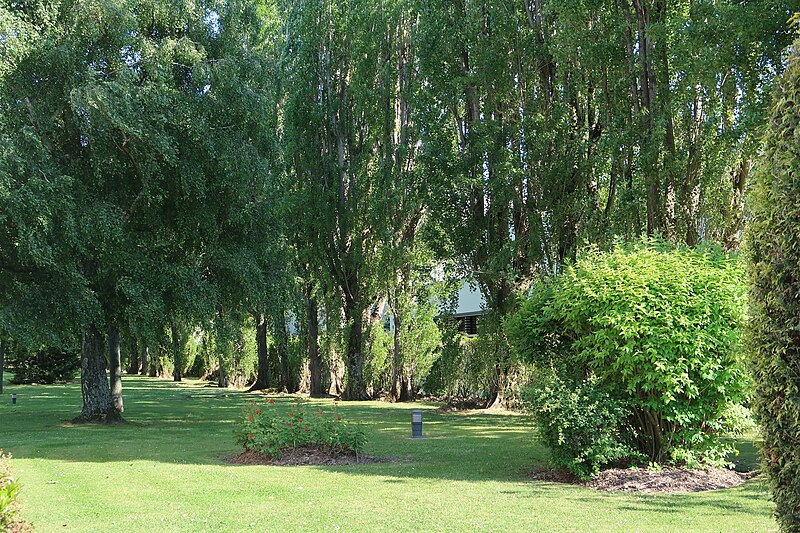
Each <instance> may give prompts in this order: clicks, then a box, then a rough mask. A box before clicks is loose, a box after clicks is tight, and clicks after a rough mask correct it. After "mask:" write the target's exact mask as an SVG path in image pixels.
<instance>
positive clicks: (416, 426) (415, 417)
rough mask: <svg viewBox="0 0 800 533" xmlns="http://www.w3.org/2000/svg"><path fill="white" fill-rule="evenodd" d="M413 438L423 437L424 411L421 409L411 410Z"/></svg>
mask: <svg viewBox="0 0 800 533" xmlns="http://www.w3.org/2000/svg"><path fill="white" fill-rule="evenodd" d="M411 438H412V439H420V438H422V411H421V410H420V409H414V410H413V411H411Z"/></svg>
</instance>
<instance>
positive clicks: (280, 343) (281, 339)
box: [275, 309, 296, 393]
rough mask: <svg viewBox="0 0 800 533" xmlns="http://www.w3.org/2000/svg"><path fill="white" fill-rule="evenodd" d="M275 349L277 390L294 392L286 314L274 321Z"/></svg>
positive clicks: (282, 311)
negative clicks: (277, 362) (279, 374)
mask: <svg viewBox="0 0 800 533" xmlns="http://www.w3.org/2000/svg"><path fill="white" fill-rule="evenodd" d="M275 348H276V349H277V350H278V360H279V362H280V365H281V376H280V377H281V379H280V383H278V388H279V389H280V390H282V391H283V392H288V393H292V392H295V390H296V389H295V387H294V385H293V384H292V383H291V375H290V372H289V334H288V332H287V331H286V312H285V311H284V310H283V309H281V312H280V313H279V314H278V316H277V317H276V321H275Z"/></svg>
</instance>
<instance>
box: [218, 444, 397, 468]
mask: <svg viewBox="0 0 800 533" xmlns="http://www.w3.org/2000/svg"><path fill="white" fill-rule="evenodd" d="M225 460H226V461H227V462H229V463H231V464H234V465H271V466H344V465H364V464H375V463H384V462H387V461H386V459H381V458H378V457H370V456H368V455H364V454H360V455H358V456H356V454H355V453H353V452H333V451H331V450H327V449H325V448H320V447H303V448H296V449H294V450H287V451H286V452H284V454H283V455H282V456H281V457H280V458H278V459H276V458H274V457H270V456H269V455H264V454H262V453H259V452H256V451H245V452H242V453H240V454H239V455H234V456H233V457H226V458H225Z"/></svg>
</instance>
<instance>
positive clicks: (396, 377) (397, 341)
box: [389, 306, 404, 402]
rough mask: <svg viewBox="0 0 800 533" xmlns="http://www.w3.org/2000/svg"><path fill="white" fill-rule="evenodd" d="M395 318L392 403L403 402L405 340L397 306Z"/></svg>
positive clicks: (393, 313) (390, 394)
mask: <svg viewBox="0 0 800 533" xmlns="http://www.w3.org/2000/svg"><path fill="white" fill-rule="evenodd" d="M392 315H393V318H394V350H393V352H394V353H393V354H392V355H393V357H392V390H391V391H390V392H389V396H391V399H392V401H395V402H401V401H403V398H402V397H403V388H404V386H403V385H404V384H403V339H402V337H401V333H400V327H401V326H402V323H403V321H402V318H401V317H400V313H399V312H398V309H397V306H394V309H392Z"/></svg>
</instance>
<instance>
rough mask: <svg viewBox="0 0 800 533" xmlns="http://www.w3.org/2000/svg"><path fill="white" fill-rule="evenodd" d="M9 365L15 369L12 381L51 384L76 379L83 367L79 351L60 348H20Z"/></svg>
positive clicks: (11, 358)
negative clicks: (36, 349)
mask: <svg viewBox="0 0 800 533" xmlns="http://www.w3.org/2000/svg"><path fill="white" fill-rule="evenodd" d="M9 366H10V367H12V368H13V369H14V377H13V379H12V380H11V382H12V383H16V384H22V383H39V384H50V383H56V382H60V381H70V380H72V379H74V378H75V376H76V375H77V374H78V372H79V371H80V369H81V358H80V355H78V353H77V352H74V351H69V350H61V349H58V348H43V349H41V350H39V351H37V352H26V351H23V350H18V351H16V352H15V353H12V354H11V357H9Z"/></svg>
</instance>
